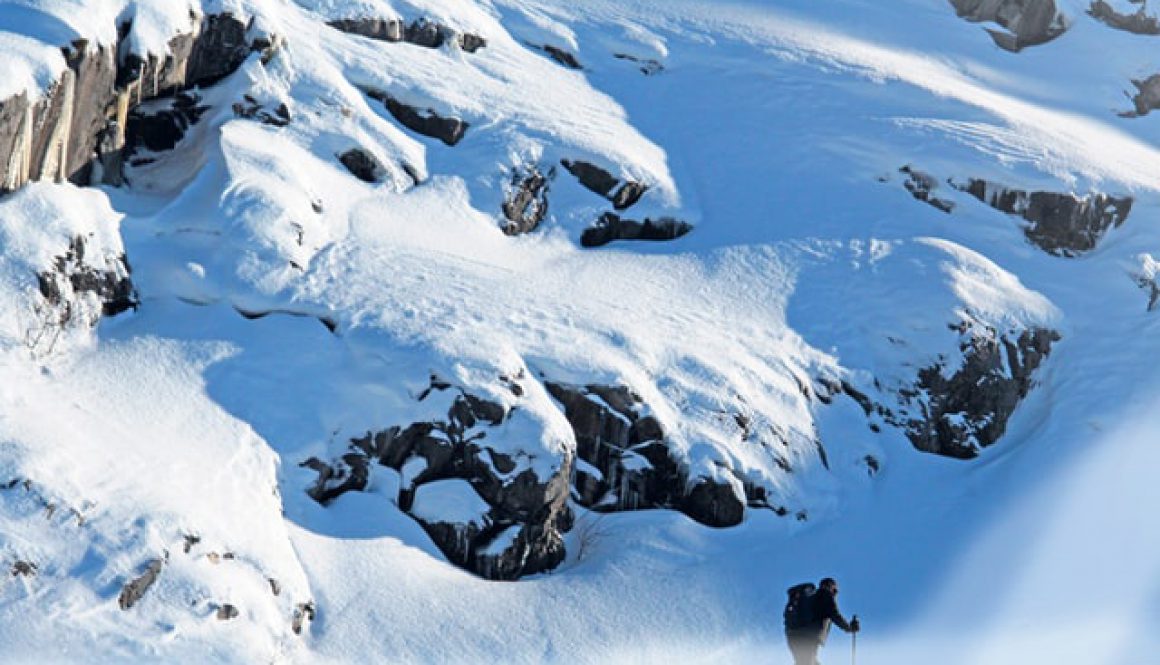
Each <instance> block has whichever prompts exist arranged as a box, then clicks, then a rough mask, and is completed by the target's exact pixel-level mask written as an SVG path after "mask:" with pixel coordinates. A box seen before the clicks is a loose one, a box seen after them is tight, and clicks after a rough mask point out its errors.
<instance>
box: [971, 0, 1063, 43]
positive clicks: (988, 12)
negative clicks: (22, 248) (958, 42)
mask: <svg viewBox="0 0 1160 665" xmlns="http://www.w3.org/2000/svg"><path fill="white" fill-rule="evenodd" d="M950 3H951V5H953V6H954V8H955V12H956V13H957V14H958V15H959V17H960V18H965V19H967V20H968V21H972V22H975V23H981V22H989V23H997V24H999V25H1000V26H1002V27H1003V28H1005V30H992V29H989V28H988V29H987V33H988V34H990V35H991V38H992V39H994V40H995V44H997V45H998V46H999V47H1000V48H1003V49H1006V50H1008V51H1012V52H1018V51H1020V50H1022V49H1024V48H1026V47H1028V46H1036V45H1039V44H1045V43H1047V42H1049V41H1051V40H1053V39H1055V38H1056V37H1059V36H1060V35H1062V34H1063V33H1064V32H1067V29H1068V27H1069V26H1068V19H1067V17H1066V16H1065V15H1064V14H1063V13H1062V12H1061V11H1060V10H1059V8H1058V7H1057V6H1056V4H1055V0H950Z"/></svg>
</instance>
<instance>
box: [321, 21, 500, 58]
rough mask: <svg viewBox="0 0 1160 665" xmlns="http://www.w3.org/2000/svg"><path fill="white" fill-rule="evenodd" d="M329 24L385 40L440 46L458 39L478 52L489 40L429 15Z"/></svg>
mask: <svg viewBox="0 0 1160 665" xmlns="http://www.w3.org/2000/svg"><path fill="white" fill-rule="evenodd" d="M327 25H329V26H331V27H332V28H335V29H336V30H341V31H342V32H346V33H349V34H353V35H360V36H362V37H368V38H370V39H377V40H379V41H384V42H393V43H398V42H405V43H407V44H414V45H416V46H423V47H426V48H440V47H442V46H443V45H444V44H446V43H448V42H455V43H456V44H457V45H458V46H459V48H460V49H462V50H464V51H466V52H468V53H475V52H476V51H478V50H479V49H481V48H483V47H485V46H487V40H486V39H484V38H483V37H481V36H479V35H475V34H472V33H469V32H456V31H455V30H453V29H451V28H449V27H447V26H445V25H443V24H442V23H438V22H435V21H431V20H429V19H426V18H420V19H416V20H414V21H412V22H410V23H404V22H403V20H402V19H399V18H392V19H384V18H373V17H363V18H340V19H334V20H331V21H328V22H327Z"/></svg>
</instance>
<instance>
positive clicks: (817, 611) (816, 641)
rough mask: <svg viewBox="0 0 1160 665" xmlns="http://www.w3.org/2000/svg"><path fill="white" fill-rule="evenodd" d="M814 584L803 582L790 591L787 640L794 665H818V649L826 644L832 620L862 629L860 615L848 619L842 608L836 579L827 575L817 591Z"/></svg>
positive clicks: (851, 628)
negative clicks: (839, 609)
mask: <svg viewBox="0 0 1160 665" xmlns="http://www.w3.org/2000/svg"><path fill="white" fill-rule="evenodd" d="M813 586H814V585H812V584H802V585H798V586H796V587H793V588H791V589H790V590H789V596H790V602H789V604H788V605H787V606H786V626H785V639H786V642H788V643H789V650H790V653H792V654H793V662H794V665H818V649H819V648H820V647H821V646H822V645H823V644H825V643H826V636H827V635H828V634H829V632H830V624H831V623H833V624H837V626H838V627H839V628H841V629H842V630H844V631H846V632H847V633H856V632H858V631H859V630H860V629H861V626H860V625H859V623H858V617H854V620H853V621H850V622H847V621H846V619H845V618H844V617H843V616H842V613H841V612H840V611H838V599H837V595H838V583H837V582H836V581H835V580H834V578H832V577H827V578H824V579H823V580H822V581H821V582H819V583H818V590H817V591H813V589H812V587H813Z"/></svg>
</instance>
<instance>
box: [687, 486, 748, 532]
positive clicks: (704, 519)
mask: <svg viewBox="0 0 1160 665" xmlns="http://www.w3.org/2000/svg"><path fill="white" fill-rule="evenodd" d="M745 505H746V500H745V497H744V496H743V495H741V494H739V493H738V492H737V491H736V489H735V488H734V487H733V485H731V484H725V483H715V482H713V481H712V480H710V479H708V478H701V479H699V480H698V481H697V482H696V483H695V484H694V485H693V489H691V490H689V493H688V495H687V496H686V497H685V499H684V501H683V503H682V505H681V510H682V511H683V512H684V513H685V514H686V515H688V516H689V517H692V518H693V519H695V520H697V521H698V522H700V523H702V524H711V525H713V526H718V527H729V526H736V525H738V524H741V519H742V517H744V516H745Z"/></svg>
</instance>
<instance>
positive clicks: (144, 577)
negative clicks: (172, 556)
mask: <svg viewBox="0 0 1160 665" xmlns="http://www.w3.org/2000/svg"><path fill="white" fill-rule="evenodd" d="M164 565H165V560H164V559H154V560H152V561H150V562H149V565H148V566H146V567H145V572H143V573H141V575H140V576H139V577H136V578H134V579H132V580H130V581H129V582H128V583H127V584H125V586H124V587H122V588H121V595H120V596H118V597H117V606H118V607H120V608H121V609H122V610H129V609H132V608H133V606H134V605H136V604H137V602H138V601H140V600H141V598H142V597H144V596H145V592H146V591H148V590H149V587H151V586H153V584H154V583H156V582H157V578H158V577H160V576H161V568H162V566H164Z"/></svg>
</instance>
